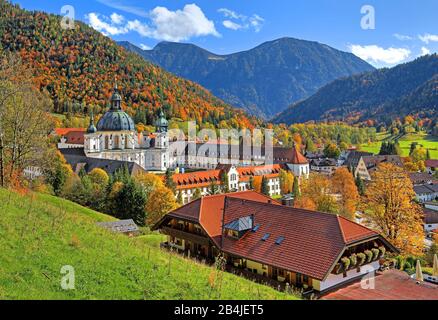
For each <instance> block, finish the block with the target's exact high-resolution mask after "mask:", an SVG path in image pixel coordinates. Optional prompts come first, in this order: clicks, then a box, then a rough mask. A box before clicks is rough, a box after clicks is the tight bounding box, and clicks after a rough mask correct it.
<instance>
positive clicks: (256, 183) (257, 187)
mask: <svg viewBox="0 0 438 320" xmlns="http://www.w3.org/2000/svg"><path fill="white" fill-rule="evenodd" d="M253 187H254V191H256V192H262V176H255V177H254V180H253Z"/></svg>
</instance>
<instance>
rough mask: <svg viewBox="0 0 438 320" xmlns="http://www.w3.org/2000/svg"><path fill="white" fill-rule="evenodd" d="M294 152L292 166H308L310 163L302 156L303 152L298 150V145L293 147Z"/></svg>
mask: <svg viewBox="0 0 438 320" xmlns="http://www.w3.org/2000/svg"><path fill="white" fill-rule="evenodd" d="M292 152H293V153H292V160H291V163H292V164H307V163H308V161H307V159H306V157H305V156H303V155H302V154H301V152H300V151H299V150H298V148H297V146H296V145H294V146H293V148H292Z"/></svg>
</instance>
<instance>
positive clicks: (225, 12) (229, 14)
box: [217, 8, 247, 20]
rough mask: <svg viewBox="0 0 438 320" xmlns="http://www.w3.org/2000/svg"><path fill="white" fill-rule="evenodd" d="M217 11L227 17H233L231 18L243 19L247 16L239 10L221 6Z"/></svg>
mask: <svg viewBox="0 0 438 320" xmlns="http://www.w3.org/2000/svg"><path fill="white" fill-rule="evenodd" d="M217 12H219V13H222V14H223V15H224V17H225V18H231V19H236V20H243V19H246V18H247V17H246V16H244V15H242V14H238V13H237V12H235V11H233V10H230V9H227V8H221V9H219V10H218V11H217Z"/></svg>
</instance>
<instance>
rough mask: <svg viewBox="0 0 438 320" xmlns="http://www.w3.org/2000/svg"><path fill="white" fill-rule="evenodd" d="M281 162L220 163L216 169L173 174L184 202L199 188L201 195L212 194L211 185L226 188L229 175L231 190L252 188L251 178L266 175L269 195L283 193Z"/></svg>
mask: <svg viewBox="0 0 438 320" xmlns="http://www.w3.org/2000/svg"><path fill="white" fill-rule="evenodd" d="M281 169H282V167H281V166H280V165H279V164H274V165H266V166H265V165H263V166H248V167H236V166H234V165H219V166H217V168H216V169H215V170H207V171H196V172H190V173H176V174H174V175H173V182H174V183H175V186H176V190H177V193H178V192H180V193H181V198H182V201H183V203H184V204H185V203H188V202H190V201H192V200H193V197H194V194H195V192H196V190H197V189H198V190H199V192H200V195H201V196H205V195H208V194H210V191H211V190H210V189H211V185H212V184H214V185H216V186H217V187H218V188H220V189H221V190H223V189H224V187H225V186H224V183H225V181H224V177H225V175H226V176H227V177H228V190H230V191H231V192H236V191H245V190H250V189H252V187H251V179H254V177H257V176H258V177H265V179H267V185H268V188H269V195H270V196H276V195H280V194H281V190H280V170H281Z"/></svg>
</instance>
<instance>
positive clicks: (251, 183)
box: [249, 176, 254, 190]
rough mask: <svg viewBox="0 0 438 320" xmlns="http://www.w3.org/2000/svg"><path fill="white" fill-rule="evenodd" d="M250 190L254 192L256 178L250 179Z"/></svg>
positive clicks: (251, 177)
mask: <svg viewBox="0 0 438 320" xmlns="http://www.w3.org/2000/svg"><path fill="white" fill-rule="evenodd" d="M249 190H254V177H253V176H250V177H249Z"/></svg>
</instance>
